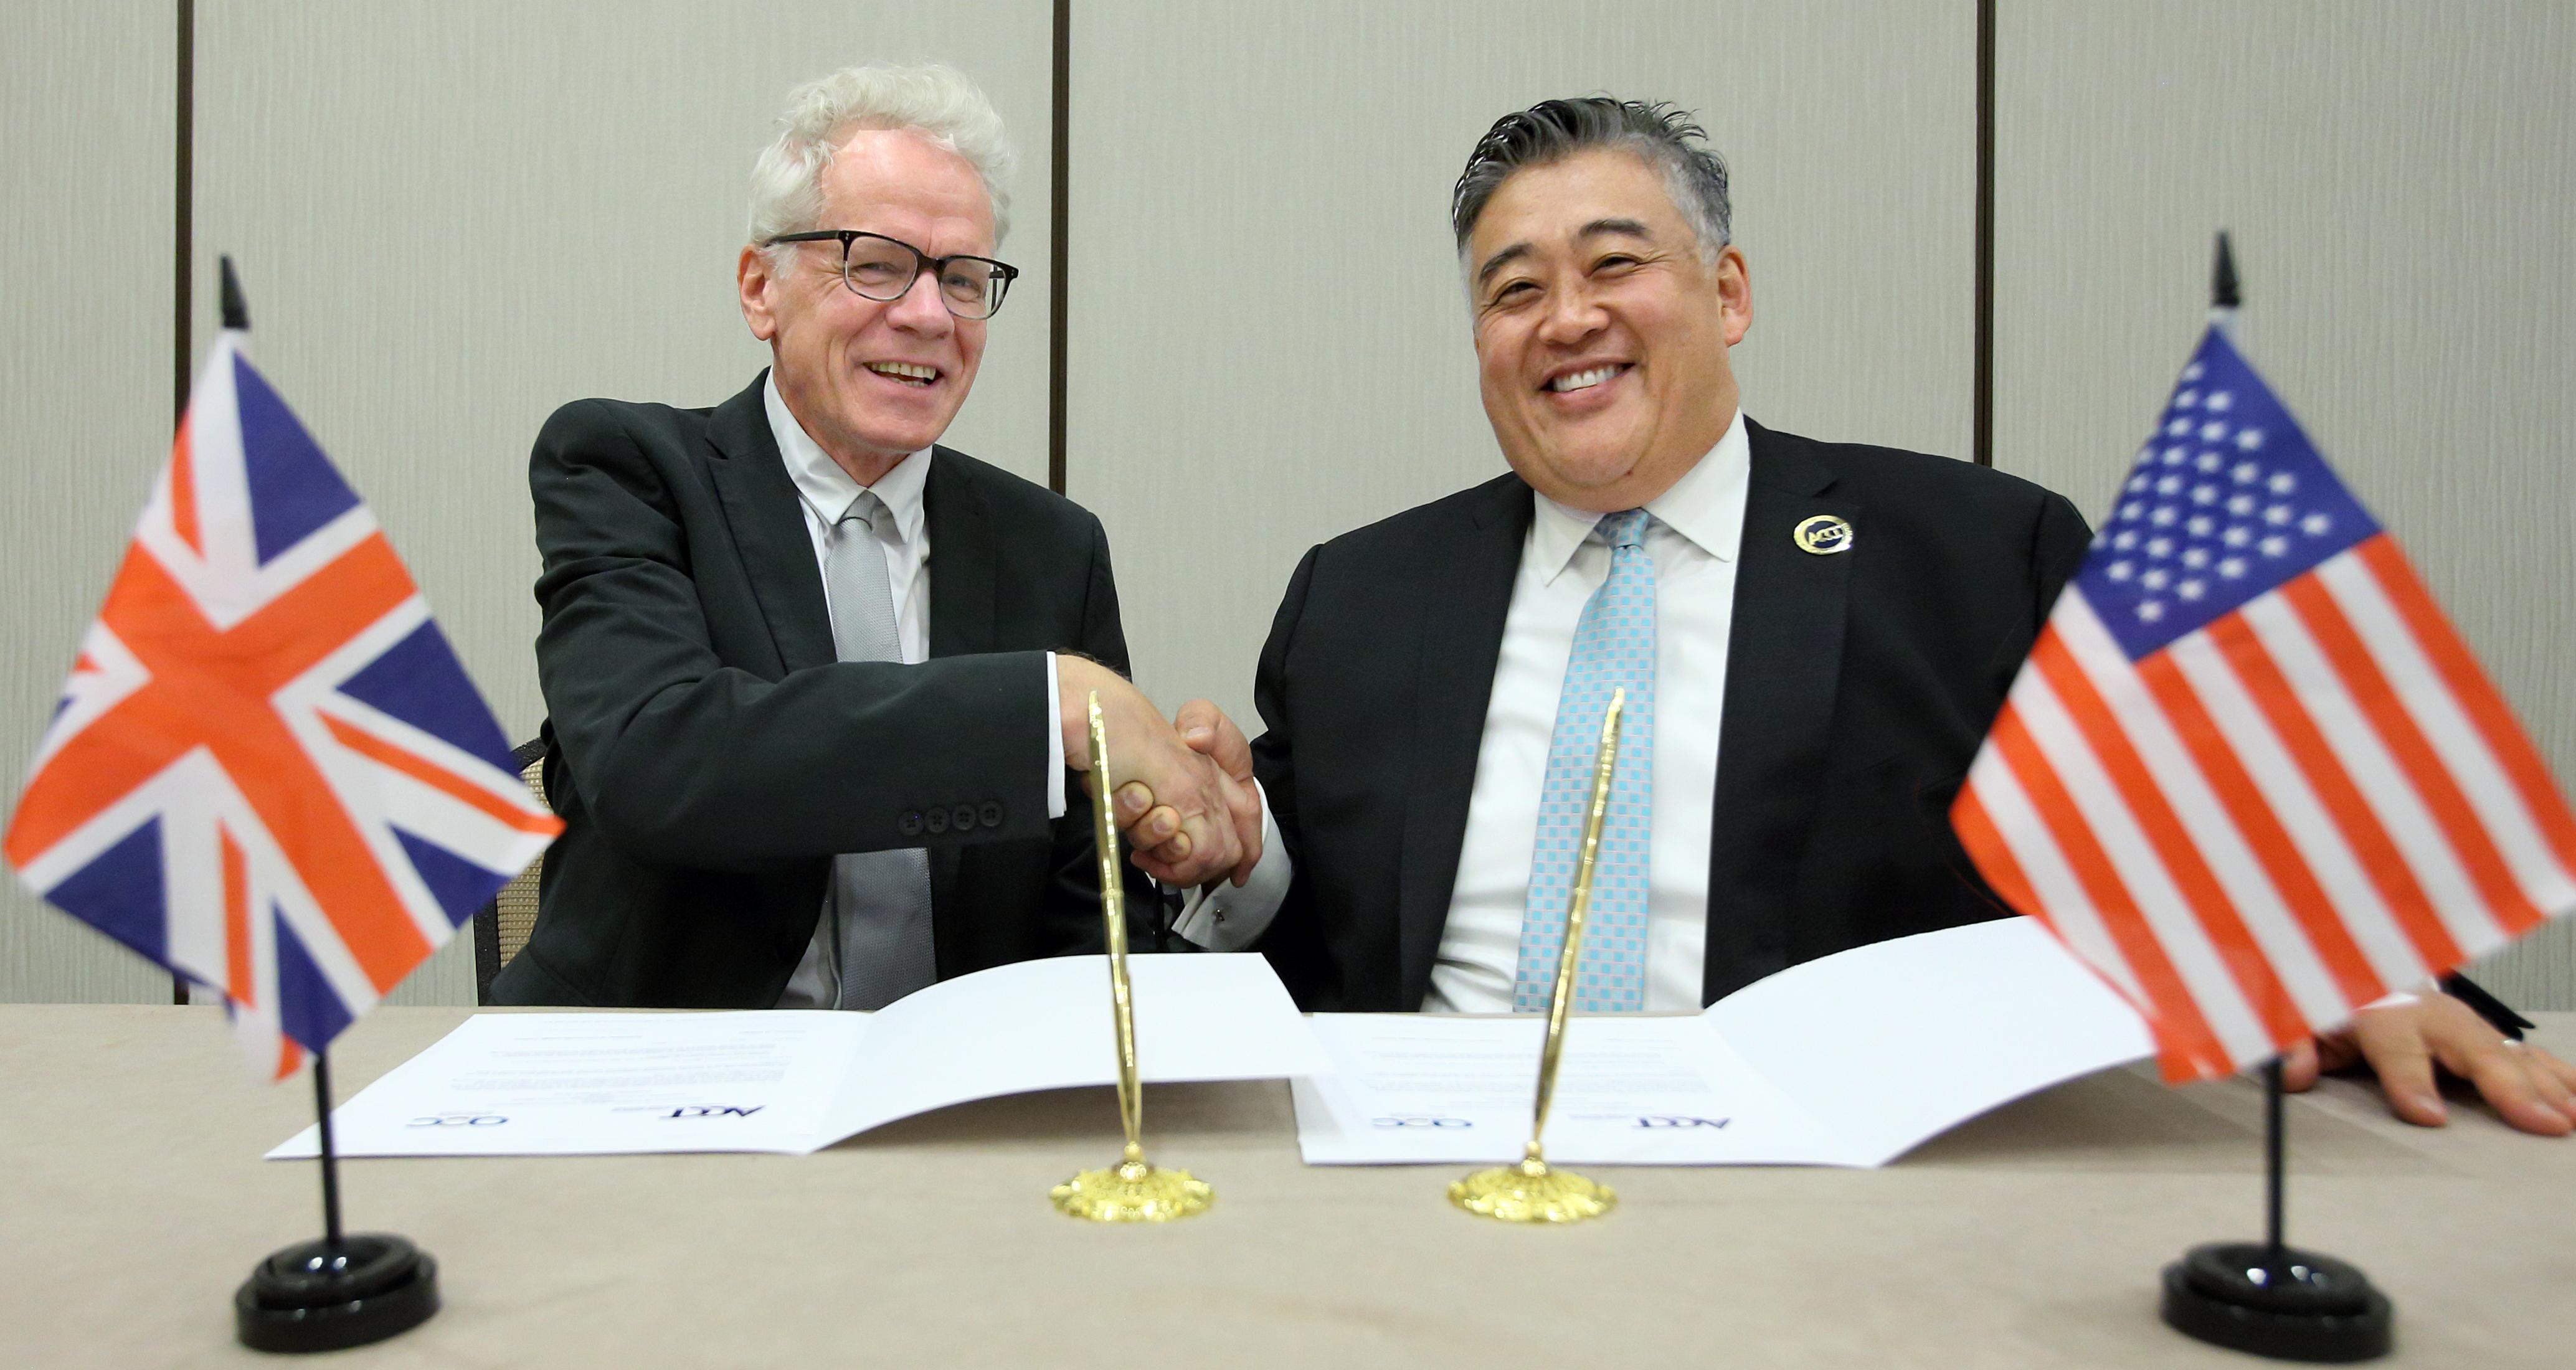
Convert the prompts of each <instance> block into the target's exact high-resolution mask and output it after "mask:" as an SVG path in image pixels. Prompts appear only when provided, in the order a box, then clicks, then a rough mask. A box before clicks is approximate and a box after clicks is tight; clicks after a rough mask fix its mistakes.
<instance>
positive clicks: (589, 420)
mask: <svg viewBox="0 0 2576 1370" xmlns="http://www.w3.org/2000/svg"><path fill="white" fill-rule="evenodd" d="M765 378H766V376H765V373H764V376H763V379H765ZM761 386H762V382H761V380H754V381H753V382H752V384H751V386H750V388H748V389H746V390H744V391H743V392H742V393H741V394H739V395H736V396H734V397H733V398H732V399H731V400H728V401H726V402H725V403H724V404H722V405H720V406H718V407H716V408H714V409H712V410H708V409H674V408H670V407H669V406H666V405H656V404H628V403H623V402H619V401H614V400H583V401H580V402H577V403H574V404H569V405H566V406H564V407H563V408H562V409H560V410H557V411H556V412H555V414H554V417H552V418H551V419H548V420H547V421H546V426H545V429H544V431H543V432H542V433H540V434H539V435H538V437H537V444H536V450H535V453H534V455H533V456H532V457H531V459H530V462H529V473H528V483H529V487H530V489H531V491H532V493H533V494H534V495H535V498H536V524H537V546H538V549H539V551H541V552H542V553H543V554H544V558H545V569H544V572H543V574H542V575H541V576H540V577H539V578H538V581H537V586H536V592H537V601H538V603H539V604H540V605H541V606H542V607H543V608H544V611H545V621H544V627H543V628H542V629H540V631H539V633H538V637H537V667H538V673H539V675H540V677H541V680H542V683H543V685H544V689H545V696H546V707H547V710H548V713H549V715H550V716H549V718H548V720H547V723H546V727H545V732H544V737H545V740H546V742H547V744H548V754H547V761H546V773H545V774H546V793H547V796H548V798H549V799H550V800H551V801H552V802H553V804H554V806H555V810H556V812H557V813H559V814H560V815H561V816H562V817H563V820H564V834H563V836H562V838H561V839H559V840H558V841H557V842H556V843H555V845H554V846H553V848H551V849H550V850H549V851H548V852H547V853H546V857H545V868H544V875H543V884H542V893H541V896H540V903H539V911H538V916H537V923H536V929H535V932H534V933H533V934H532V935H531V937H530V938H529V941H528V944H527V947H526V948H525V949H524V950H523V951H521V952H520V953H519V955H518V956H517V957H516V958H514V959H513V960H512V961H511V962H510V964H509V965H508V966H507V967H506V968H504V969H503V970H502V972H501V973H500V975H499V976H498V977H497V978H495V979H494V981H493V985H492V991H493V997H494V998H495V999H496V1000H498V1001H499V1002H502V1003H513V1004H599V1005H652V1006H670V1007H728V1008H765V1007H768V1006H769V1005H771V1004H774V1003H776V1002H777V1000H778V996H779V994H780V992H781V991H782V990H783V989H784V988H785V987H786V984H787V979H788V977H789V975H790V974H791V973H793V972H794V970H795V968H796V964H797V962H798V960H799V959H800V958H802V956H803V955H804V952H805V947H806V944H807V942H808V941H809V940H810V939H811V937H812V935H813V932H814V924H815V920H816V918H817V917H818V916H819V915H820V912H821V909H822V906H823V895H824V889H825V883H826V880H827V877H828V873H829V869H830V864H831V857H832V855H833V854H834V853H837V852H850V851H875V850H882V849H886V848H896V847H927V848H928V849H929V852H930V884H931V915H932V923H933V929H934V933H933V936H934V939H935V942H936V954H937V965H938V972H939V974H940V976H941V977H943V978H945V977H948V976H954V975H960V974H964V973H966V972H968V971H972V970H980V969H982V968H984V967H987V966H994V965H999V964H1002V963H1004V962H1008V961H1015V960H1023V959H1026V958H1029V957H1035V956H1045V955H1051V954H1056V953H1062V952H1072V951H1084V950H1098V949H1099V946H1100V943H1101V935H1100V914H1099V899H1098V883H1097V882H1098V866H1097V864H1096V862H1095V859H1094V856H1093V850H1094V848H1093V844H1092V839H1091V806H1090V803H1089V801H1088V799H1087V798H1085V796H1084V791H1083V789H1082V787H1081V785H1080V784H1079V783H1076V777H1072V776H1068V777H1067V783H1066V801H1067V811H1066V813H1065V816H1064V817H1063V818H1062V819H1060V820H1058V821H1056V822H1054V823H1052V824H1051V823H1049V822H1048V820H1047V802H1046V782H1047V775H1046V761H1047V754H1048V753H1047V737H1046V730H1047V729H1049V728H1051V727H1053V726H1055V721H1054V720H1055V709H1054V702H1053V701H1052V700H1050V699H1048V698H1047V695H1046V664H1045V657H1044V656H1043V655H1042V654H1043V653H1044V652H1046V651H1048V650H1058V651H1078V652H1081V653H1083V654H1084V655H1086V656H1090V657H1092V658H1094V659H1096V660H1098V661H1101V662H1103V663H1105V664H1107V665H1109V666H1112V667H1114V668H1116V669H1119V670H1121V671H1123V670H1125V669H1126V662H1127V644H1126V639H1125V636H1124V635H1123V633H1122V632H1121V631H1120V628H1119V623H1118V593H1117V589H1116V586H1115V585H1114V583H1113V581H1112V579H1111V576H1110V569H1109V546H1108V540H1107V538H1106V537H1105V536H1104V535H1103V534H1102V532H1101V529H1100V522H1099V520H1097V519H1095V518H1093V517H1092V516H1091V515H1090V514H1089V513H1087V512H1085V511H1084V510H1083V509H1081V508H1080V507H1078V506H1076V505H1074V504H1073V503H1071V502H1070V501H1068V500H1066V499H1064V498H1063V497H1062V496H1059V495H1055V494H1051V493H1049V492H1048V491H1046V490H1043V489H1041V488H1039V487H1037V486H1035V485H1031V484H1030V483H1028V482H1027V481H1024V480H1021V479H1019V478H1018V477H1015V476H1012V475H1010V474H1008V473H1006V472H1003V471H1000V470H997V469H995V468H993V467H991V466H987V465H985V464H984V463H982V462H979V461H976V460H975V459H974V458H972V457H969V456H966V455H965V454H963V453H960V452H953V451H950V450H948V449H947V448H944V447H943V448H939V449H936V450H935V451H934V453H933V454H932V457H931V463H930V471H929V474H928V481H927V485H926V488H925V495H924V498H925V502H926V505H927V516H928V531H929V539H930V548H931V561H930V656H931V659H930V660H929V661H928V662H927V663H924V664H922V665H917V666H906V665H900V664H896V663H891V662H850V663H843V662H838V661H835V660H834V657H833V647H832V629H831V618H830V613H829V610H828V609H827V607H826V604H825V600H824V597H823V579H822V573H821V571H820V569H819V568H818V567H817V566H816V564H815V559H814V551H813V544H812V542H811V540H810V539H809V538H808V536H807V534H806V531H805V522H804V514H803V512H802V509H801V508H800V506H799V504H798V500H797V495H796V488H795V485H794V483H793V481H792V480H791V479H790V478H789V476H788V474H787V468H786V465H785V463H784V462H783V461H782V460H781V458H780V456H779V452H778V446H777V442H776V440H775V438H773V437H772V435H771V433H770V429H769V420H768V416H767V413H766V412H765V410H764V408H763V405H762V399H761V394H762V390H761Z"/></svg>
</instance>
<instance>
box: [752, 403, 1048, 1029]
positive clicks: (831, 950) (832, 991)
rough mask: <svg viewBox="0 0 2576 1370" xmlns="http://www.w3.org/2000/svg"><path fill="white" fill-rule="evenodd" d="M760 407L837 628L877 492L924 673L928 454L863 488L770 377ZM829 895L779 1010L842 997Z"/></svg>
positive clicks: (901, 624) (903, 642)
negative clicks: (839, 532) (832, 560)
mask: <svg viewBox="0 0 2576 1370" xmlns="http://www.w3.org/2000/svg"><path fill="white" fill-rule="evenodd" d="M761 401H762V403H763V404H764V405H765V406H766V407H767V409H768V412H769V432H770V436H771V437H773V438H775V439H777V441H778V455H779V456H780V458H781V459H783V460H784V461H785V462H786V464H787V476H788V479H790V480H792V481H794V482H795V483H796V498H797V502H798V503H799V504H801V505H802V506H803V507H804V510H805V535H806V537H807V538H809V539H810V540H811V541H812V543H813V546H814V570H815V573H816V574H817V575H820V576H822V579H823V602H824V605H825V607H826V608H827V609H829V610H830V612H831V614H832V616H833V618H834V619H835V620H836V621H837V620H838V618H839V617H840V615H841V614H842V613H843V612H844V610H843V609H842V608H841V607H840V606H837V605H834V604H832V602H831V600H832V578H831V576H830V575H829V573H828V572H827V571H826V565H827V557H828V549H829V546H830V543H831V537H832V528H833V525H834V524H835V523H837V522H838V521H839V520H840V517H841V515H842V514H844V513H846V512H848V511H849V507H850V501H852V500H854V499H857V498H858V497H859V491H860V490H861V489H868V490H873V491H875V492H876V496H877V498H878V499H880V500H883V501H884V502H885V507H886V509H887V511H888V512H889V513H891V514H893V515H894V531H893V533H892V534H891V535H886V536H880V537H879V539H878V545H879V547H880V549H881V550H882V551H884V553H885V559H886V583H887V585H888V586H889V587H891V589H892V590H893V592H894V630H895V641H896V645H897V648H898V649H899V650H900V651H901V652H902V653H903V662H904V664H905V665H907V666H918V665H920V664H921V663H922V662H925V661H928V660H929V659H930V516H929V510H928V508H927V506H926V505H925V504H924V503H923V500H922V492H923V488H924V486H925V485H926V484H927V483H928V481H929V479H930V449H929V448H926V447H925V448H923V449H922V450H920V451H918V452H915V453H912V454H911V455H910V456H907V457H905V458H904V459H903V460H901V461H899V462H896V463H895V464H894V467H893V469H891V470H889V471H887V472H886V473H885V474H884V475H882V476H879V477H877V480H876V483H875V484H874V485H869V486H864V487H863V486H861V485H860V484H859V483H858V482H857V481H856V480H853V479H851V477H850V473H849V472H847V471H844V470H842V469H841V464H840V463H839V462H836V461H834V460H832V457H831V454H830V453H828V452H825V451H824V450H823V447H822V444H820V443H818V442H816V441H814V439H813V438H812V437H810V436H808V435H807V434H806V432H805V428H804V425H802V424H800V423H798V422H797V421H796V416H795V415H794V414H793V413H791V412H789V410H788V408H787V401H786V400H785V399H783V398H781V397H780V396H779V393H778V378H777V377H776V376H774V375H773V376H772V377H770V379H769V382H768V383H767V384H766V385H764V386H762V387H761ZM1056 704H1057V700H1056V678H1055V653H1053V652H1049V653H1047V659H1046V714H1047V719H1048V724H1049V726H1048V728H1047V770H1046V775H1047V817H1048V818H1050V819H1056V818H1062V817H1063V816H1064V733H1063V730H1062V729H1061V728H1060V727H1058V726H1056V723H1057V721H1058V715H1057V713H1056ZM831 899H832V895H831V891H830V889H829V888H828V887H827V888H826V889H825V890H824V893H823V907H822V908H821V909H818V910H817V915H818V916H817V920H816V923H815V928H814V938H813V940H812V941H811V942H809V943H807V944H806V947H805V959H804V960H802V961H799V962H798V963H797V965H796V973H795V974H793V975H791V976H789V977H788V980H787V989H786V992H785V993H783V994H781V995H780V996H779V999H778V1007H780V1008H831V1007H833V1006H834V1004H835V1002H836V1001H837V1000H838V999H839V997H840V974H839V971H840V964H841V957H840V948H839V947H837V946H835V945H834V944H833V940H832V935H833V926H832V920H831V919H829V918H824V917H820V914H821V913H822V912H826V911H828V909H829V907H830V904H831Z"/></svg>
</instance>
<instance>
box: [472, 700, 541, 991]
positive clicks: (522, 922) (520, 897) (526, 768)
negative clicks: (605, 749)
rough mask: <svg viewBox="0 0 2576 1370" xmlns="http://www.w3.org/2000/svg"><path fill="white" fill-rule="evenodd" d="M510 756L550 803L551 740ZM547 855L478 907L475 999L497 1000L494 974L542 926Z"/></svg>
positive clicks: (530, 790)
mask: <svg viewBox="0 0 2576 1370" xmlns="http://www.w3.org/2000/svg"><path fill="white" fill-rule="evenodd" d="M510 759H511V760H512V761H514V762H516V763H517V764H518V767H519V779H520V780H522V781H524V782H526V784H527V787H528V793H530V794H533V795H535V796H536V797H537V802H538V803H540V804H543V803H545V802H546V744H545V742H544V741H543V740H542V739H538V740H531V741H527V742H522V743H520V744H519V745H518V746H516V747H512V748H511V749H510ZM545 863H546V858H545V857H544V855H543V854H539V856H538V857H537V859H536V860H534V861H531V862H529V863H528V868H527V869H526V870H523V871H521V872H519V873H518V874H517V875H515V876H512V877H511V878H510V883H509V884H506V885H503V886H502V887H501V892H500V893H499V894H496V895H494V896H492V902H490V903H488V904H485V905H484V906H483V907H481V908H479V909H476V910H475V911H474V1002H475V1003H477V1004H489V1003H491V1002H492V977H493V976H496V975H498V974H500V973H501V967H503V966H506V965H508V964H510V958H511V957H513V956H516V955H518V954H519V948H521V947H524V946H526V945H527V944H528V934H529V933H531V932H534V931H536V927H537V884H538V879H539V877H540V874H541V873H542V872H543V870H544V869H545Z"/></svg>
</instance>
